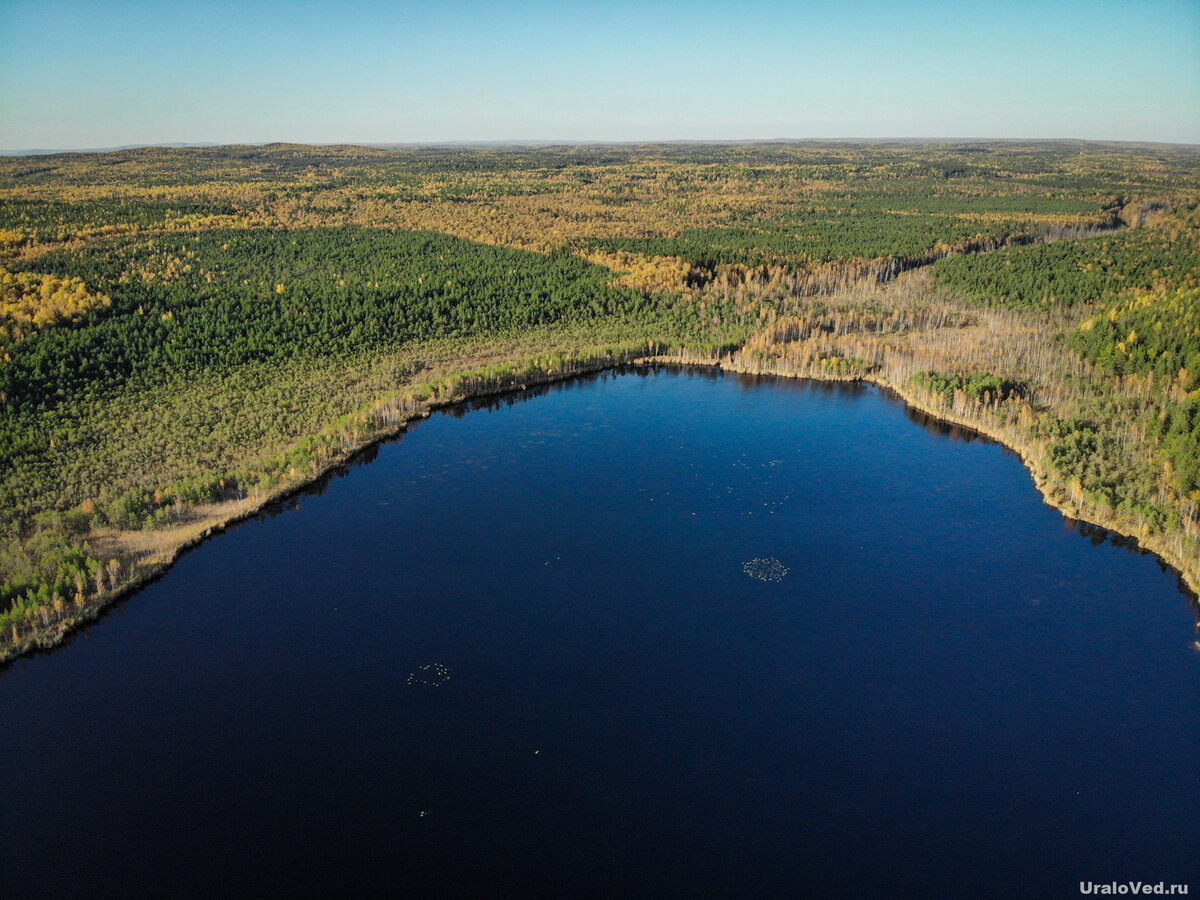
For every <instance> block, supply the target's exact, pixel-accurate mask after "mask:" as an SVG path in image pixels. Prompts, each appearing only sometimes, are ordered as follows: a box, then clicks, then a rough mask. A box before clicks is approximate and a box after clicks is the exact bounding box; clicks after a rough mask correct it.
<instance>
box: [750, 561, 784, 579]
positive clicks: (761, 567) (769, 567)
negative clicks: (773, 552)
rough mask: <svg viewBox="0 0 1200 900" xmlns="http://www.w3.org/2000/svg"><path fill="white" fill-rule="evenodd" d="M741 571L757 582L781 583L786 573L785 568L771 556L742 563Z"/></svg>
mask: <svg viewBox="0 0 1200 900" xmlns="http://www.w3.org/2000/svg"><path fill="white" fill-rule="evenodd" d="M742 571H743V572H745V573H746V574H747V575H749V576H750V577H751V578H757V579H758V580H759V581H783V576H784V575H786V574H787V573H788V569H787V566H785V565H784V564H783V563H781V562H780V561H779V560H777V559H776V558H775V557H773V556H767V557H755V558H754V559H752V560H750V562H748V563H742Z"/></svg>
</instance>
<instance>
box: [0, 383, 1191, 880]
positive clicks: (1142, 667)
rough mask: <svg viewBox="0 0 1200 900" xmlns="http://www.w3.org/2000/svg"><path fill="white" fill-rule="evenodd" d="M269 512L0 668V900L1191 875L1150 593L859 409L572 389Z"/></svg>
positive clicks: (1184, 718)
mask: <svg viewBox="0 0 1200 900" xmlns="http://www.w3.org/2000/svg"><path fill="white" fill-rule="evenodd" d="M290 505H294V506H296V507H297V508H296V509H294V510H293V509H288V510H287V511H285V512H284V513H283V514H281V515H277V516H274V517H271V518H269V519H264V520H262V521H255V522H250V523H247V524H245V525H243V526H240V527H238V528H235V529H233V530H232V531H231V532H230V533H229V534H227V535H225V536H222V537H220V538H218V539H216V540H213V541H211V542H210V543H208V544H206V545H204V546H203V547H201V548H200V549H199V550H197V551H195V552H192V553H190V554H188V555H187V556H186V557H184V558H183V559H182V560H181V561H180V562H179V563H178V564H177V565H176V566H175V567H174V568H173V569H172V570H171V571H170V572H169V573H168V574H167V575H166V576H165V577H164V578H162V579H161V580H160V581H158V582H157V583H155V584H153V585H151V586H150V587H148V588H147V589H145V590H144V591H142V592H141V593H140V594H138V595H136V596H135V597H133V598H131V599H130V600H128V601H126V602H124V603H123V604H121V605H120V606H119V607H117V608H116V609H115V610H113V611H112V612H111V613H110V614H108V615H107V616H106V617H105V618H104V619H103V620H101V621H100V622H98V623H96V624H95V625H94V626H92V627H90V628H88V629H86V630H85V631H83V632H81V633H80V634H78V635H77V636H76V638H75V639H74V640H72V641H71V642H70V643H69V644H68V645H67V646H65V647H63V648H62V649H60V650H58V651H56V652H53V653H47V654H42V655H39V656H36V657H32V658H28V659H25V660H23V661H19V662H17V663H16V664H15V665H12V666H10V667H9V668H8V669H7V670H5V671H4V673H3V680H2V681H0V716H2V721H3V734H4V740H3V742H2V744H0V773H2V775H0V779H2V782H0V791H2V792H0V804H2V805H0V860H2V874H0V878H2V881H0V893H2V894H3V896H5V897H27V896H38V895H42V894H49V895H57V896H121V895H125V896H128V895H130V894H141V895H153V894H157V895H159V896H180V895H182V894H191V895H206V896H219V895H223V894H226V893H228V892H230V891H235V892H239V893H246V892H254V891H265V890H267V889H269V888H274V889H276V890H283V891H289V892H295V893H305V894H310V893H313V892H315V891H324V892H328V893H333V892H336V893H337V894H339V895H344V894H346V893H354V892H359V891H362V890H370V889H373V890H375V891H377V892H382V891H386V892H387V893H388V894H395V893H399V894H402V895H403V894H407V895H412V896H448V895H451V894H460V893H464V892H465V893H469V894H471V895H474V896H494V895H499V896H513V897H526V896H604V897H628V896H739V897H741V896H796V895H800V896H803V895H810V896H859V897H862V896H868V897H869V896H879V897H882V896H889V897H900V896H930V897H960V896H962V897H966V896H993V895H994V896H1022V895H1024V896H1037V897H1055V896H1064V897H1066V896H1078V890H1079V887H1078V883H1079V882H1080V881H1089V880H1090V881H1096V882H1108V881H1112V880H1118V881H1124V880H1129V879H1138V880H1143V881H1154V882H1157V881H1159V880H1164V881H1166V882H1167V883H1168V884H1169V883H1172V882H1178V883H1187V882H1189V881H1190V883H1191V884H1192V886H1193V891H1197V890H1200V853H1198V851H1197V848H1198V847H1200V653H1197V652H1196V650H1195V649H1194V648H1193V647H1192V643H1193V641H1194V640H1195V634H1194V628H1195V614H1194V611H1193V609H1192V607H1191V605H1190V603H1189V600H1188V599H1187V598H1186V597H1185V596H1184V595H1183V593H1181V591H1180V590H1179V588H1178V585H1177V580H1176V578H1175V577H1174V576H1173V575H1172V574H1170V573H1169V572H1166V571H1164V570H1163V569H1162V567H1161V566H1160V565H1159V564H1158V563H1157V561H1156V560H1155V559H1154V558H1152V557H1150V556H1146V555H1142V554H1138V553H1133V552H1130V551H1128V550H1127V549H1124V548H1122V547H1117V546H1114V545H1113V544H1112V543H1110V542H1107V541H1106V540H1105V539H1104V538H1103V536H1102V535H1099V534H1097V533H1095V532H1092V533H1090V534H1088V533H1083V532H1081V531H1080V530H1078V529H1076V528H1075V527H1072V526H1070V525H1069V524H1067V523H1065V522H1064V520H1063V519H1062V517H1061V516H1060V515H1059V514H1058V513H1057V512H1055V511H1054V510H1051V509H1049V508H1048V507H1046V506H1044V505H1043V503H1042V501H1041V499H1040V497H1039V496H1038V494H1037V493H1036V492H1035V491H1034V488H1033V485H1032V483H1031V480H1030V478H1029V476H1028V474H1027V473H1026V472H1025V470H1024V469H1023V468H1022V466H1021V465H1020V463H1019V461H1018V460H1017V459H1016V458H1015V457H1013V456H1012V455H1011V454H1008V453H1006V452H1005V451H1003V450H1002V448H1000V447H999V446H997V445H995V444H990V443H987V442H984V441H972V440H968V439H965V438H964V435H963V434H962V433H960V432H955V431H952V430H949V429H945V428H930V427H925V426H923V425H922V424H919V423H918V422H916V421H914V419H913V418H911V417H910V416H908V415H906V413H905V410H904V408H903V407H902V406H901V405H900V404H898V403H896V402H894V401H892V400H889V399H887V398H886V397H884V396H883V395H882V394H880V393H879V392H878V391H876V390H874V389H871V388H860V387H848V386H831V385H816V384H812V383H807V382H796V381H762V382H757V383H755V382H751V381H748V380H744V379H743V380H739V379H735V378H731V377H724V376H714V375H697V374H658V375H655V376H652V377H648V376H644V375H641V376H639V375H623V376H619V377H616V376H614V377H605V378H601V379H595V380H591V381H585V382H575V383H571V384H568V385H565V386H559V387H555V388H553V389H551V390H550V391H549V392H547V393H546V394H545V395H544V396H539V397H537V398H535V399H533V400H532V402H517V403H515V404H511V403H503V404H499V405H497V406H496V407H494V408H492V409H489V410H486V411H485V410H477V411H472V412H469V413H467V414H465V415H461V414H459V415H454V416H451V415H444V416H437V417H435V418H434V419H432V420H430V421H429V422H426V423H424V424H422V425H420V426H419V427H418V428H416V429H415V430H414V431H413V432H412V433H411V434H410V435H408V436H406V437H404V438H403V439H402V440H400V441H398V442H396V443H393V444H389V445H386V446H384V447H382V448H381V449H380V450H379V452H378V456H377V458H375V459H374V460H373V462H371V464H370V465H366V466H358V467H355V468H353V469H351V470H350V471H349V473H348V474H347V475H346V477H341V478H336V479H334V480H333V481H332V482H330V483H329V484H328V485H326V486H325V488H324V490H323V492H322V493H320V494H319V495H317V494H312V495H308V496H304V497H302V498H300V499H299V500H298V501H297V502H296V503H295V504H290ZM768 558H774V559H776V560H778V561H779V562H780V564H782V566H784V567H786V568H787V569H788V572H787V575H786V576H785V577H784V578H783V579H782V580H781V581H760V580H755V579H754V578H751V577H749V576H748V575H747V574H746V572H745V571H744V570H743V565H744V564H745V563H747V562H748V561H751V560H754V559H768Z"/></svg>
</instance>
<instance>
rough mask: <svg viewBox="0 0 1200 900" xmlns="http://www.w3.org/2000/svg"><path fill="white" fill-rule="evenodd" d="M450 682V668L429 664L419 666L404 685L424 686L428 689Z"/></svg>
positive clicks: (438, 664)
mask: <svg viewBox="0 0 1200 900" xmlns="http://www.w3.org/2000/svg"><path fill="white" fill-rule="evenodd" d="M449 680H450V667H449V666H443V665H442V664H441V663H429V664H428V665H425V666H421V668H419V669H417V671H415V672H413V673H412V674H411V675H409V676H408V681H407V682H406V684H425V685H429V686H430V687H441V686H442V685H443V684H445V683H446V682H447V681H449Z"/></svg>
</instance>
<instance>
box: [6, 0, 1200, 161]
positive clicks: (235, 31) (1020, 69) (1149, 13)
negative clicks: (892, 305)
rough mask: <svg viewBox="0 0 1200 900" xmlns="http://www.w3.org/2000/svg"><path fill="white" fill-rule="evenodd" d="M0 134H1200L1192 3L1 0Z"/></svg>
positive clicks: (41, 141) (57, 141)
mask: <svg viewBox="0 0 1200 900" xmlns="http://www.w3.org/2000/svg"><path fill="white" fill-rule="evenodd" d="M0 34H3V38H4V50H3V52H2V53H0V148H2V149H8V150H15V149H33V148H84V147H108V146H116V145H122V144H142V143H156V142H171V141H214V142H218V143H240V142H260V141H299V142H313V143H328V142H341V141H347V142H406V141H454V140H513V139H532V140H614V141H625V140H676V139H688V138H693V139H736V138H747V139H750V138H779V137H785V138H821V137H993V138H1038V137H1077V138H1096V139H1114V140H1149V141H1180V142H1187V143H1200V2H1198V0H1139V2H1134V0H1122V2H1064V0H1045V2H1024V0H1017V2H1009V3H998V2H987V3H981V2H975V0H956V2H940V0H921V2H911V3H904V2H900V0H897V2H889V3H883V2H863V0H847V2H839V0H822V2H790V3H788V2H769V0H746V2H739V3H733V2H727V0H710V2H692V3H683V2H671V3H657V2H653V0H643V2H630V0H615V2H608V3H599V2H591V3H586V2H585V3H572V2H571V0H564V2H562V3H555V2H545V3H543V2H527V0H510V2H508V3H484V2H476V0H447V2H407V3H406V2H392V3H386V2H357V0H347V2H344V3H339V4H333V3H328V4H326V3H308V2H303V0H301V2H269V0H243V2H225V0H215V2H207V3H204V2H197V3H184V2H145V0H142V2H139V0H130V2H107V3H102V2H82V0H0Z"/></svg>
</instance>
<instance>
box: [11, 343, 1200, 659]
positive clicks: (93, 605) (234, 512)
mask: <svg viewBox="0 0 1200 900" xmlns="http://www.w3.org/2000/svg"><path fill="white" fill-rule="evenodd" d="M658 367H669V368H688V367H698V368H711V369H717V370H719V371H721V372H728V373H730V374H735V375H756V376H767V377H772V378H801V379H808V380H811V381H826V382H839V381H840V382H857V383H860V384H862V383H865V384H872V385H874V386H876V387H878V388H880V389H881V390H883V391H886V392H888V393H890V394H891V395H892V396H893V398H894V399H896V400H898V401H900V402H902V403H903V404H904V405H905V406H906V407H907V408H910V409H914V410H917V411H919V412H921V413H922V414H924V415H927V416H929V417H930V418H931V419H933V420H935V421H938V422H942V423H945V424H948V425H953V426H956V427H960V428H966V429H968V430H970V431H973V432H975V433H976V434H979V435H981V436H983V437H986V438H988V439H989V440H993V441H995V442H996V443H998V444H1000V445H1001V446H1003V447H1005V448H1007V449H1008V450H1010V451H1012V452H1013V453H1015V454H1016V455H1017V457H1018V458H1019V459H1020V460H1021V463H1022V465H1023V466H1024V467H1025V469H1026V470H1027V471H1028V472H1029V473H1030V476H1031V477H1032V479H1033V484H1034V487H1035V488H1036V490H1037V491H1038V493H1039V494H1040V495H1041V497H1042V500H1043V502H1044V503H1045V504H1046V505H1047V506H1049V507H1051V508H1053V509H1056V510H1058V511H1059V512H1060V513H1062V515H1063V517H1064V518H1067V519H1070V520H1072V521H1077V522H1083V523H1086V524H1089V525H1092V526H1095V527H1099V528H1102V529H1104V530H1105V531H1108V532H1111V533H1113V534H1116V535H1120V536H1121V537H1123V538H1126V539H1129V540H1132V541H1133V542H1134V544H1135V545H1136V546H1137V548H1138V549H1139V550H1140V551H1142V552H1145V553H1149V554H1152V555H1154V556H1155V557H1156V558H1157V559H1158V560H1159V561H1160V563H1161V564H1163V565H1164V567H1166V568H1168V569H1170V570H1171V571H1172V572H1174V573H1175V574H1176V576H1177V577H1178V579H1179V583H1180V586H1181V588H1183V589H1184V590H1186V591H1189V592H1190V593H1191V595H1192V596H1191V598H1190V599H1191V600H1192V602H1193V604H1194V605H1200V603H1198V598H1200V567H1196V570H1195V571H1193V570H1192V569H1191V568H1189V567H1188V565H1187V562H1186V561H1185V560H1183V559H1181V558H1180V557H1179V555H1178V554H1176V553H1175V552H1174V551H1173V550H1172V549H1171V548H1170V547H1168V546H1167V545H1166V543H1165V542H1164V541H1163V540H1162V539H1161V537H1160V536H1159V535H1154V534H1151V535H1139V534H1134V533H1133V532H1131V531H1130V530H1128V529H1126V528H1124V527H1123V526H1122V524H1121V523H1119V522H1113V521H1103V519H1104V517H1102V516H1098V515H1089V514H1088V513H1087V511H1085V510H1082V509H1080V508H1079V507H1078V505H1076V504H1075V503H1074V502H1073V501H1071V500H1070V498H1067V497H1065V496H1063V493H1062V491H1061V490H1060V489H1059V487H1058V486H1057V485H1055V484H1054V483H1053V482H1052V481H1051V479H1050V477H1049V475H1048V473H1047V472H1046V470H1045V468H1044V467H1043V466H1042V465H1041V464H1040V462H1039V461H1038V460H1037V459H1036V458H1035V456H1034V452H1033V451H1034V449H1035V448H1033V447H1028V446H1021V445H1020V444H1018V443H1017V442H1015V441H1014V440H1012V436H1011V435H1007V434H1004V433H1003V432H1002V431H1001V430H1000V429H999V428H995V427H991V426H990V425H989V423H987V422H985V421H982V420H978V419H972V418H971V417H969V416H966V415H962V414H960V413H958V412H956V411H954V410H948V409H938V408H935V407H934V406H933V405H931V404H928V403H926V402H925V401H923V400H922V399H921V398H919V397H917V396H916V394H915V393H914V392H912V391H911V390H909V389H907V388H906V387H903V386H899V385H896V384H893V383H892V382H891V381H889V380H888V379H886V378H882V377H880V376H878V375H876V374H874V373H867V374H862V375H860V374H854V375H837V374H833V373H824V374H809V373H800V372H788V371H778V370H775V369H773V368H772V367H770V366H767V367H763V366H747V365H744V364H740V363H737V362H735V361H734V358H733V356H732V355H730V356H720V357H712V356H705V355H701V354H691V353H681V354H667V355H650V356H636V357H633V358H629V359H624V360H622V359H619V358H609V359H606V360H603V361H601V360H596V361H595V362H589V363H584V364H582V365H580V366H579V367H578V368H575V367H570V368H569V369H568V368H564V369H562V370H559V371H543V372H537V373H531V374H529V375H522V376H517V377H515V378H514V379H513V380H512V381H511V382H510V383H501V384H496V385H495V386H491V387H482V388H480V389H476V390H470V391H468V392H467V393H464V394H463V395H461V396H456V395H451V396H450V397H447V398H445V399H436V400H430V401H426V402H424V403H422V404H421V405H420V406H419V407H418V408H416V409H414V410H412V411H411V412H407V413H405V414H403V415H401V416H400V417H398V418H395V417H393V418H391V419H390V420H387V421H385V422H383V423H381V424H379V425H378V426H377V428H376V430H375V431H374V432H373V433H372V435H371V437H370V438H369V439H368V440H366V441H364V442H362V443H361V444H359V445H356V446H355V447H353V448H351V449H349V450H346V451H344V452H342V453H339V454H337V455H336V456H334V457H332V458H330V459H328V460H327V461H325V462H323V463H322V464H321V465H320V467H319V468H317V469H315V470H314V471H313V473H312V474H311V475H310V476H308V477H305V478H303V479H299V480H296V481H295V482H293V483H289V484H287V485H284V486H282V487H280V488H279V489H277V490H276V491H274V492H271V493H269V494H267V495H264V496H262V497H260V498H258V499H251V498H243V499H240V500H228V501H224V502H222V503H217V504H211V505H209V507H208V508H209V509H211V512H209V513H208V514H204V513H201V514H200V515H198V516H197V517H196V518H195V519H193V520H191V521H188V522H187V523H185V524H182V525H176V526H173V527H171V528H166V529H161V530H159V531H158V532H157V533H158V534H159V535H160V536H164V537H166V538H167V540H166V541H165V543H164V546H163V547H162V548H160V549H159V550H158V551H156V552H153V553H152V554H151V555H150V556H149V557H148V558H146V559H144V560H141V561H139V562H135V563H134V566H133V569H132V573H131V578H130V580H129V581H128V582H126V583H123V584H121V585H120V586H119V587H117V588H116V589H114V590H109V591H107V592H104V593H102V594H99V595H96V596H93V597H90V598H88V599H87V600H86V601H85V602H84V604H83V605H82V606H79V607H76V608H75V609H74V610H72V611H71V612H68V613H67V614H65V615H61V616H60V617H59V618H57V619H55V620H53V621H51V622H49V623H48V624H46V625H44V626H43V627H41V628H37V629H35V630H33V631H31V632H29V633H28V634H27V635H23V636H22V638H21V640H19V641H17V642H12V643H9V644H7V645H5V646H0V669H3V668H4V667H7V666H8V665H9V664H10V663H12V662H13V661H14V660H16V659H18V658H20V657H22V656H24V655H26V654H31V653H37V652H39V651H41V652H45V651H50V650H53V649H54V648H56V647H57V646H59V645H60V644H62V643H63V642H64V641H66V640H67V639H68V638H70V637H71V636H72V635H73V633H74V632H75V631H76V630H78V629H79V628H81V627H83V626H85V625H87V624H88V623H90V622H93V621H95V620H97V619H99V618H100V617H101V616H102V615H103V614H104V613H105V612H106V611H107V610H109V609H110V608H112V607H113V606H114V605H115V604H117V603H119V602H120V601H122V600H124V599H126V598H128V597H130V596H132V595H133V594H135V593H137V592H138V591H139V590H141V589H142V588H143V587H145V586H147V585H148V584H150V583H152V582H153V581H156V580H157V579H158V578H161V577H162V576H163V575H165V574H166V573H167V572H168V571H169V570H170V568H171V567H172V566H173V565H174V564H175V562H176V561H177V560H179V559H180V558H181V557H182V556H183V555H184V554H186V553H188V552H190V551H191V550H193V549H195V548H197V547H199V546H201V545H202V544H204V543H205V542H207V541H208V540H209V539H211V538H213V537H216V536H217V535H219V534H222V533H224V532H225V531H227V530H228V529H229V528H232V527H234V526H236V525H238V524H240V523H242V522H245V521H247V520H249V519H251V518H254V517H257V516H259V515H261V514H263V513H265V512H268V511H270V510H272V509H273V508H275V507H279V506H281V505H282V504H283V503H285V502H286V501H288V500H289V499H292V498H295V497H297V496H299V495H301V494H303V493H305V492H307V491H310V490H312V489H313V488H314V487H315V486H317V485H319V484H320V483H321V482H322V481H325V480H327V479H330V478H332V477H333V476H334V475H335V474H337V473H338V471H339V470H342V469H345V468H346V467H348V466H350V465H353V464H354V462H355V460H356V459H358V458H359V457H361V456H363V455H364V454H365V453H367V452H369V451H371V450H373V449H375V448H377V447H378V446H380V445H381V444H383V443H385V442H387V441H389V440H393V439H395V438H396V437H398V436H399V435H402V434H404V433H405V432H406V431H408V429H409V427H410V425H411V424H412V423H414V422H419V421H423V420H425V419H428V418H430V417H431V416H432V414H433V413H434V412H435V411H438V410H443V409H447V408H450V407H454V406H458V405H461V404H464V403H470V402H471V401H474V400H479V399H483V398H487V397H498V396H506V395H509V394H517V393H520V392H522V391H525V390H527V389H528V388H530V387H542V386H547V385H552V384H558V383H562V382H565V381H569V380H571V379H573V378H578V377H583V376H587V375H597V374H600V373H603V372H611V371H618V370H620V369H622V368H643V369H647V368H648V369H654V368H658ZM172 532H174V533H172ZM117 534H126V535H129V534H133V532H126V533H119V532H115V533H114V535H117ZM114 539H119V538H115V537H114ZM1197 627H1200V624H1198V626H1197Z"/></svg>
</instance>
